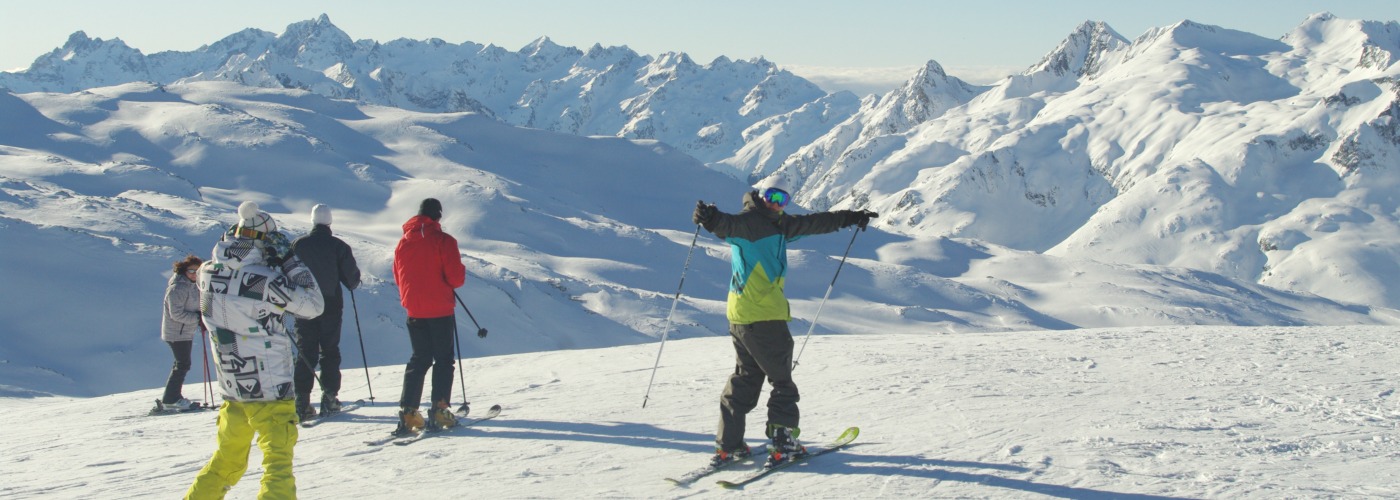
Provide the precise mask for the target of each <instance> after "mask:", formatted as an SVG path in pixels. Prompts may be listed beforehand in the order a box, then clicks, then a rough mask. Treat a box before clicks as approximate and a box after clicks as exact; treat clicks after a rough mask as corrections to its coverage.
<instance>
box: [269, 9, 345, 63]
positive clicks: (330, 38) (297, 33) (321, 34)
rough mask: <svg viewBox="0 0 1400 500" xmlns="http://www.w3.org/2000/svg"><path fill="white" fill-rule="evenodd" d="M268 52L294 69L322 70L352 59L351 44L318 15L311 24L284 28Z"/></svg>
mask: <svg viewBox="0 0 1400 500" xmlns="http://www.w3.org/2000/svg"><path fill="white" fill-rule="evenodd" d="M270 51H271V52H272V53H273V54H275V55H277V56H279V57H280V58H282V59H285V60H287V61H290V62H294V63H296V64H297V65H300V66H304V67H308V68H310V69H315V70H323V69H325V68H328V67H330V66H332V65H334V64H336V63H339V62H343V61H344V60H345V59H347V58H348V57H349V56H351V55H353V54H354V52H355V42H354V41H353V40H351V39H350V35H347V34H345V32H344V31H341V30H340V28H338V27H336V26H335V25H334V24H332V23H331V20H330V17H329V16H327V15H325V14H321V17H318V18H316V19H315V20H311V21H301V22H297V23H292V24H289V25H287V30H286V31H285V32H283V33H282V35H280V36H278V37H277V41H276V42H274V43H273V45H272V47H271V48H270Z"/></svg>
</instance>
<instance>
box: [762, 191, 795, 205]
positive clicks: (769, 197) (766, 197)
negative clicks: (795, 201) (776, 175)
mask: <svg viewBox="0 0 1400 500" xmlns="http://www.w3.org/2000/svg"><path fill="white" fill-rule="evenodd" d="M763 201H766V202H768V203H772V204H774V205H777V206H778V208H783V207H786V206H787V204H788V202H789V201H792V196H790V195H788V192H787V191H783V190H781V189H778V188H768V189H764V190H763Z"/></svg>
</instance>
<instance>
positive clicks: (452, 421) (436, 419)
mask: <svg viewBox="0 0 1400 500" xmlns="http://www.w3.org/2000/svg"><path fill="white" fill-rule="evenodd" d="M456 426H457V416H456V415H453V414H452V407H451V406H449V405H448V404H447V402H446V401H438V402H437V403H436V404H434V405H433V409H431V410H428V428H429V430H433V431H440V430H444V429H451V428H453V427H456Z"/></svg>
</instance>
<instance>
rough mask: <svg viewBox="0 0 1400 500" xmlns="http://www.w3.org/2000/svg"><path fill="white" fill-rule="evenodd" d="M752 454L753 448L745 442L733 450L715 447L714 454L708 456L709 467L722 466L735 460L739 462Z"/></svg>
mask: <svg viewBox="0 0 1400 500" xmlns="http://www.w3.org/2000/svg"><path fill="white" fill-rule="evenodd" d="M752 456H753V450H752V449H750V448H749V445H747V444H746V445H742V446H741V447H740V448H736V449H733V450H725V449H724V448H720V447H715V454H714V456H712V457H710V467H724V466H726V465H729V464H732V463H735V462H741V461H743V460H744V459H747V458H749V457H752Z"/></svg>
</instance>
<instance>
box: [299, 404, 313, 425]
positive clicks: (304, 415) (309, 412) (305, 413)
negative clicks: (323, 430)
mask: <svg viewBox="0 0 1400 500" xmlns="http://www.w3.org/2000/svg"><path fill="white" fill-rule="evenodd" d="M313 418H316V410H315V409H314V408H312V407H311V403H310V402H308V401H301V400H297V420H299V421H301V422H305V421H308V420H311V419H313Z"/></svg>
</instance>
